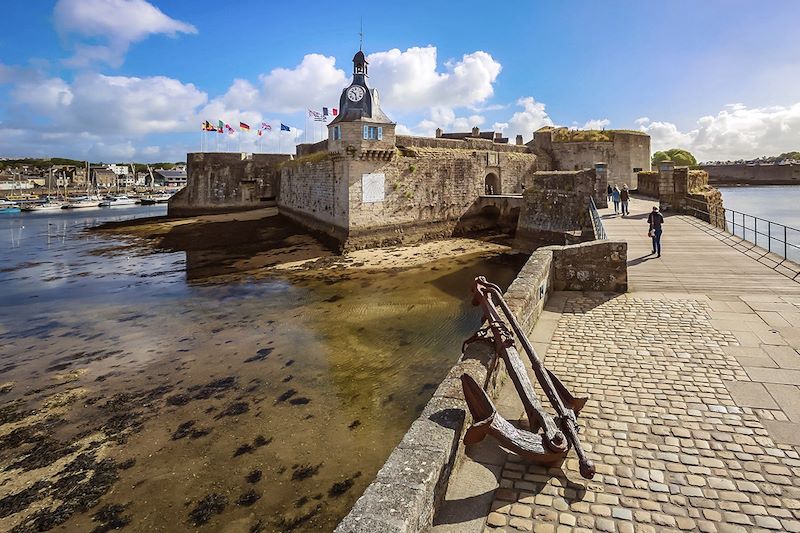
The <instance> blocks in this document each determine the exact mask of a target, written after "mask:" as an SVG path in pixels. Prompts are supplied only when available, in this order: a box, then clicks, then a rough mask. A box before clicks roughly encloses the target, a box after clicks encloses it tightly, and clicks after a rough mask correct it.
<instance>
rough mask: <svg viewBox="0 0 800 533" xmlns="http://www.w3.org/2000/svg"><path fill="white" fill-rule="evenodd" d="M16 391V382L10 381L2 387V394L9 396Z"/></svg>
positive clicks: (0, 389)
mask: <svg viewBox="0 0 800 533" xmlns="http://www.w3.org/2000/svg"><path fill="white" fill-rule="evenodd" d="M13 389H14V382H13V381H9V382H7V383H3V384H2V385H0V394H8V393H9V392H11V391H12V390H13Z"/></svg>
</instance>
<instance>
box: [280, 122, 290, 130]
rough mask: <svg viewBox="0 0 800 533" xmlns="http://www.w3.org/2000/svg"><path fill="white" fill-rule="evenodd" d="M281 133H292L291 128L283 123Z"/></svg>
mask: <svg viewBox="0 0 800 533" xmlns="http://www.w3.org/2000/svg"><path fill="white" fill-rule="evenodd" d="M281 131H292V130H290V129H289V126H287V125H286V124H284V123H283V122H281Z"/></svg>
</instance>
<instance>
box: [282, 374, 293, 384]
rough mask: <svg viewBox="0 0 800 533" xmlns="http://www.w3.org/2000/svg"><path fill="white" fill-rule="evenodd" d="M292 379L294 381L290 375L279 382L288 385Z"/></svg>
mask: <svg viewBox="0 0 800 533" xmlns="http://www.w3.org/2000/svg"><path fill="white" fill-rule="evenodd" d="M293 379H294V376H293V375H291V374H289V375H288V376H286V377H285V378H283V379H282V380H281V382H283V383H289V382H290V381H292V380H293Z"/></svg>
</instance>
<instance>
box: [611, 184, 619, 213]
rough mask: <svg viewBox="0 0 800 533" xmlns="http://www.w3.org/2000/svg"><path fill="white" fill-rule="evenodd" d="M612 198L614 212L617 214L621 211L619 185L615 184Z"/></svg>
mask: <svg viewBox="0 0 800 533" xmlns="http://www.w3.org/2000/svg"><path fill="white" fill-rule="evenodd" d="M611 200H612V201H613V202H614V214H615V215H616V214H617V213H619V187H617V186H616V185H614V189H613V190H612V191H611Z"/></svg>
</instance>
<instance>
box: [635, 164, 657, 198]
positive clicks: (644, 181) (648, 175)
mask: <svg viewBox="0 0 800 533" xmlns="http://www.w3.org/2000/svg"><path fill="white" fill-rule="evenodd" d="M636 181H637V184H638V185H637V189H636V192H637V193H638V194H642V195H644V196H649V197H650V198H658V172H649V171H648V172H639V175H638V176H637V180H636Z"/></svg>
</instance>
